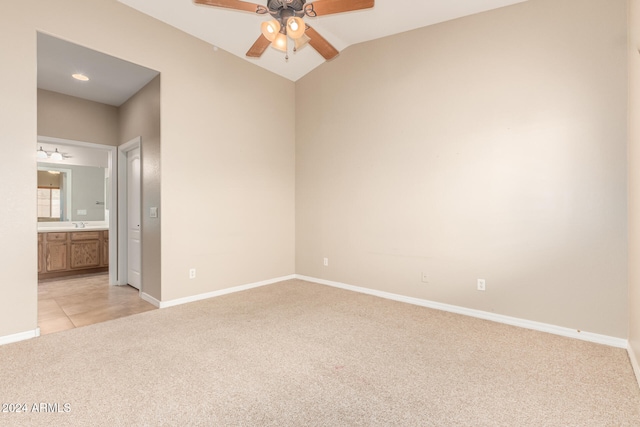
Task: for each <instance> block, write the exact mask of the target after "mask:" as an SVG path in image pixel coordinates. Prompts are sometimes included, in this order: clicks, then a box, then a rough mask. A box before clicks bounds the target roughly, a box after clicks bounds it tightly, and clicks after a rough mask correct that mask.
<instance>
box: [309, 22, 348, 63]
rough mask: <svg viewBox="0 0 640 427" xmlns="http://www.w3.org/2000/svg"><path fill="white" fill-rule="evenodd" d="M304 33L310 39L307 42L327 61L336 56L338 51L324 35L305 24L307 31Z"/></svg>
mask: <svg viewBox="0 0 640 427" xmlns="http://www.w3.org/2000/svg"><path fill="white" fill-rule="evenodd" d="M305 34H306V35H307V36H308V37H309V38H310V39H311V40H309V44H310V45H311V47H313V48H314V49H315V50H317V51H318V53H319V54H320V55H322V56H323V57H324V59H326V60H327V61H329V60H331V59H333V58H335V57H336V56H338V54H339V53H340V52H338V49H336V48H335V47H333V46H332V45H331V43H329V42H328V41H327V40H326V39H325V38H324V37H322V36H321V35H320V34H318V32H317V31H316V30H314V29H313V28H311V27H310V26H308V25H307V31H306V32H305Z"/></svg>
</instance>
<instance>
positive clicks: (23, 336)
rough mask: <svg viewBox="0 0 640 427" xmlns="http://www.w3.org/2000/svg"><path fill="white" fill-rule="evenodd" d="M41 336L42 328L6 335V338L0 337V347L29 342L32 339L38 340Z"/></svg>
mask: <svg viewBox="0 0 640 427" xmlns="http://www.w3.org/2000/svg"><path fill="white" fill-rule="evenodd" d="M39 336H40V328H35V329H34V330H32V331H25V332H20V333H17V334H13V335H6V336H4V337H0V345H5V344H11V343H14V342H18V341H24V340H29V339H31V338H37V337H39Z"/></svg>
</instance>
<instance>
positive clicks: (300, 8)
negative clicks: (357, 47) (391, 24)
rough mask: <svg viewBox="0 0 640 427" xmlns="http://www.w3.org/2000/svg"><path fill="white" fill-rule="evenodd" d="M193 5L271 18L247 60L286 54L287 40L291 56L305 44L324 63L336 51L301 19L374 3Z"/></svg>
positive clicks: (293, 0) (207, 0)
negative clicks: (271, 53) (269, 50)
mask: <svg viewBox="0 0 640 427" xmlns="http://www.w3.org/2000/svg"><path fill="white" fill-rule="evenodd" d="M194 2H195V3H197V4H202V5H207V6H216V7H224V8H228V9H235V10H242V11H245V12H252V13H257V14H258V15H266V14H269V15H271V16H272V17H273V19H272V20H270V21H267V22H263V23H262V26H261V29H262V34H261V35H260V37H258V39H257V40H256V42H255V43H254V44H253V46H251V48H250V49H249V51H248V52H247V56H249V57H252V58H259V57H261V56H262V54H263V53H264V52H265V50H267V47H269V46H272V47H274V48H275V49H278V50H280V51H282V52H285V53H286V52H288V49H287V38H290V39H292V40H293V42H294V48H293V50H294V52H295V51H296V50H298V49H301V48H302V47H304V46H305V45H306V44H307V43H308V44H310V45H311V47H313V48H314V49H315V50H317V51H318V53H319V54H320V55H322V56H323V57H324V59H326V60H327V61H328V60H330V59H333V58H335V57H336V56H337V55H338V53H339V52H338V50H337V49H336V48H335V47H333V46H332V45H331V43H329V42H328V41H327V40H326V39H325V38H324V37H322V36H321V35H320V34H318V32H317V31H316V30H314V29H313V28H311V27H310V26H309V25H307V24H306V23H305V22H304V20H303V19H302V18H303V17H304V16H308V17H311V18H315V17H316V16H324V15H331V14H334V13H342V12H351V11H354V10H361V9H369V8H372V7H373V5H374V0H315V1H313V2H310V3H307V0H267V6H266V7H265V6H262V5H259V4H255V3H249V2H245V1H241V0H194ZM285 59H288V55H287V56H285Z"/></svg>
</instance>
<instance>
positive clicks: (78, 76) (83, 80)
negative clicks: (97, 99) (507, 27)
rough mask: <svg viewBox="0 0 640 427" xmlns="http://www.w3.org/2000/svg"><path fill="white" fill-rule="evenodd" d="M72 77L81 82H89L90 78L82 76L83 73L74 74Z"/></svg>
mask: <svg viewBox="0 0 640 427" xmlns="http://www.w3.org/2000/svg"><path fill="white" fill-rule="evenodd" d="M71 77H73V78H74V79H76V80H80V81H81V82H87V81H89V77H87V76H85V75H84V74H81V73H77V74H72V75H71Z"/></svg>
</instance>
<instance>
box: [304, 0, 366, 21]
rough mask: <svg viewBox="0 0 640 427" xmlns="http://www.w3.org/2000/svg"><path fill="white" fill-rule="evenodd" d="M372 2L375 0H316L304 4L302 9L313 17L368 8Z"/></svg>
mask: <svg viewBox="0 0 640 427" xmlns="http://www.w3.org/2000/svg"><path fill="white" fill-rule="evenodd" d="M374 3H375V0H316V1H314V2H313V3H308V4H306V5H305V7H304V11H305V13H306V14H307V15H308V16H311V17H314V16H322V15H331V14H332V13H341V12H351V11H353V10H361V9H370V8H372V7H373V5H374Z"/></svg>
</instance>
